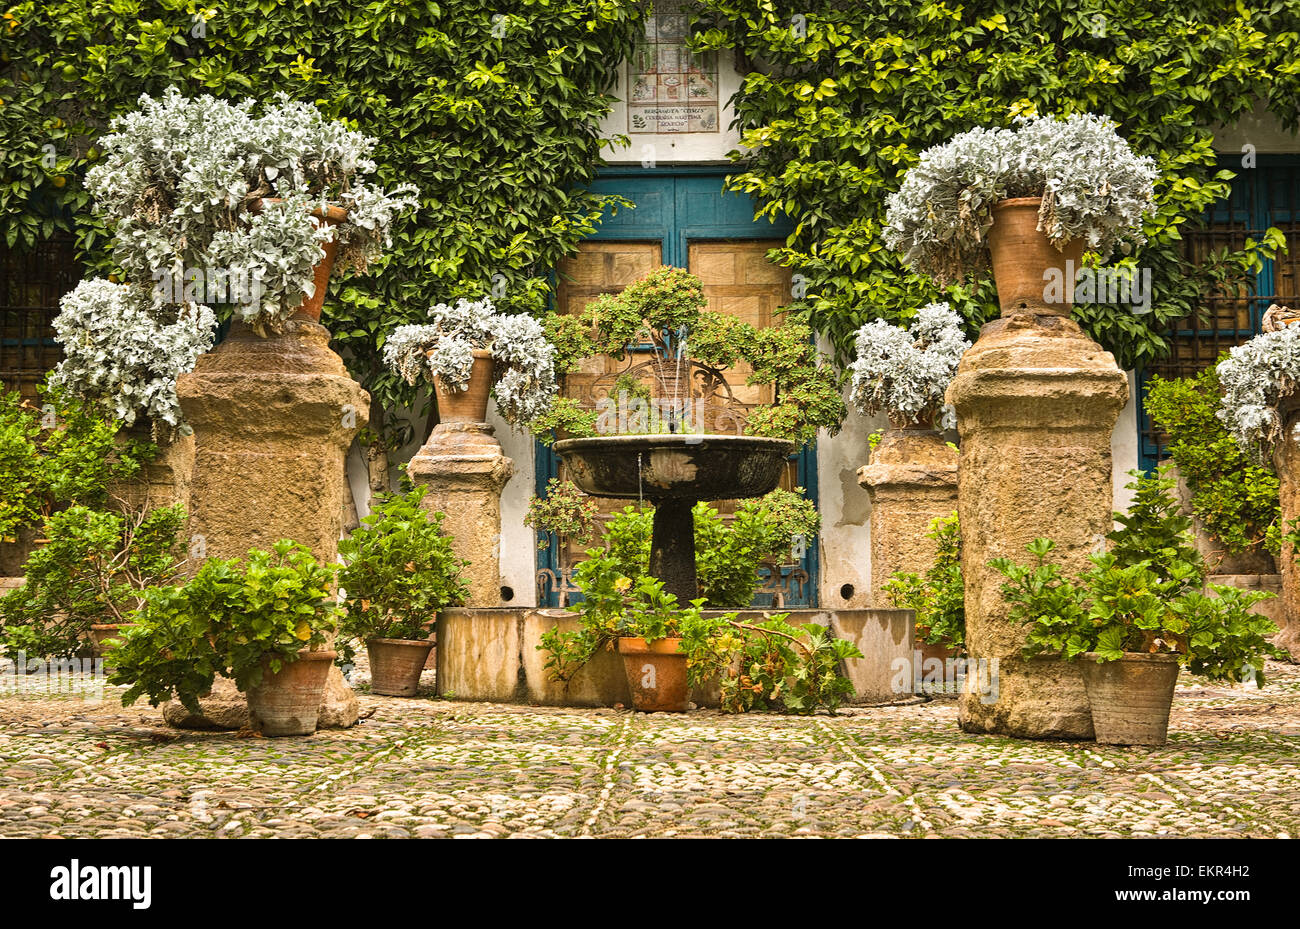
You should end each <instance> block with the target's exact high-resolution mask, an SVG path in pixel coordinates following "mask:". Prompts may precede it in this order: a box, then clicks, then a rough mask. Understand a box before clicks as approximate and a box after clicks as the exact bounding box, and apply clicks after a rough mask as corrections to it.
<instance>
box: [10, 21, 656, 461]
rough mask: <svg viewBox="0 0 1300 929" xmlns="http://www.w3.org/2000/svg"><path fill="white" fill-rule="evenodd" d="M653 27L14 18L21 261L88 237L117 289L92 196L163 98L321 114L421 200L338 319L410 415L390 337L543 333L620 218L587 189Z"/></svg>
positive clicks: (89, 250) (370, 370)
mask: <svg viewBox="0 0 1300 929" xmlns="http://www.w3.org/2000/svg"><path fill="white" fill-rule="evenodd" d="M642 15H643V14H642V12H641V11H640V9H639V7H638V5H637V4H636V3H635V2H633V0H501V2H494V3H491V4H484V3H482V2H480V0H439V2H433V0H372V2H368V3H367V2H357V0H260V2H259V0H250V2H246V3H236V4H229V5H224V4H223V5H217V4H212V6H211V8H209V7H207V5H206V4H204V3H197V4H196V3H195V2H193V0H188V2H187V0H28V2H23V3H18V4H14V5H13V6H10V7H8V8H7V9H6V11H5V12H4V14H3V21H2V22H0V149H3V151H0V240H2V241H4V242H5V243H6V244H7V245H8V246H10V247H25V246H30V245H32V244H33V243H34V242H36V241H38V240H40V239H43V238H46V237H48V236H50V235H51V234H53V233H55V232H56V231H59V230H63V231H73V232H76V233H77V235H78V239H79V243H80V246H81V248H82V250H83V253H84V256H85V259H86V262H87V264H88V265H89V266H91V267H92V268H94V269H95V270H97V271H99V272H101V273H107V272H110V271H112V270H113V269H112V267H111V261H110V260H109V259H108V257H107V251H108V250H107V247H106V245H107V243H106V241H105V231H104V230H103V229H101V228H98V227H97V226H96V225H95V224H94V222H93V220H92V219H91V217H90V215H89V212H88V198H87V194H86V192H85V190H84V189H83V187H82V177H83V176H84V173H85V170H86V169H87V168H88V167H89V166H91V165H93V164H94V163H95V160H96V157H97V155H98V152H97V151H96V149H95V140H96V138H97V137H98V136H99V135H100V134H101V133H102V132H103V131H104V128H105V127H106V125H107V123H108V120H109V119H110V118H111V117H112V116H114V115H116V114H118V113H122V112H125V111H128V110H131V109H134V108H135V105H136V100H137V98H138V97H139V95H140V94H142V93H150V94H158V93H160V92H161V91H162V90H163V89H165V88H166V87H168V86H170V85H172V84H175V85H177V86H178V87H179V88H180V89H181V91H182V92H183V93H187V94H198V93H211V94H213V95H216V96H220V97H226V98H243V97H253V98H255V99H258V100H266V99H269V98H270V97H271V96H272V95H273V94H274V93H275V92H277V91H281V90H283V91H286V92H288V93H289V94H290V95H291V96H293V97H294V98H296V99H301V100H308V101H311V102H314V103H315V104H316V105H317V106H319V107H320V108H321V109H322V110H323V111H324V112H326V113H327V114H328V115H330V116H332V117H336V118H340V119H343V120H345V121H346V122H347V123H348V124H349V125H350V126H352V127H353V128H356V129H359V130H361V131H363V132H366V133H368V134H370V135H373V136H376V137H377V138H378V139H379V140H380V144H379V148H378V152H377V157H376V160H377V161H378V163H379V171H378V175H379V178H380V179H381V182H382V183H383V184H384V185H385V186H391V185H393V184H397V183H401V182H405V181H410V182H413V183H415V184H416V185H418V186H419V188H420V191H421V208H420V209H419V210H418V211H417V212H415V213H413V214H410V215H408V216H407V217H406V218H404V219H403V220H402V221H401V222H400V224H399V226H398V227H397V229H396V234H395V243H394V249H393V251H392V253H391V255H390V256H389V257H388V258H386V259H385V261H384V262H382V263H381V264H379V265H376V266H374V267H373V273H371V274H370V275H369V276H366V277H357V278H350V279H345V280H342V281H335V282H334V284H333V285H332V287H331V293H330V298H329V301H328V303H327V306H326V311H325V318H324V322H325V324H326V325H327V326H328V327H329V328H330V330H331V331H332V332H333V334H334V339H335V346H336V348H337V349H338V350H339V351H341V352H342V353H343V355H344V357H345V358H346V359H347V360H348V362H349V366H350V368H351V369H352V373H353V375H354V376H356V377H357V378H358V379H359V380H361V382H362V384H363V386H365V387H366V388H367V389H368V390H370V391H371V393H372V395H374V397H375V399H376V400H377V401H378V402H379V403H380V404H382V405H383V406H386V407H388V408H390V409H391V408H392V407H393V406H396V405H409V404H411V403H413V402H415V400H416V397H415V395H414V388H411V387H409V386H407V385H406V384H405V383H404V382H403V381H401V380H400V379H399V378H397V377H396V376H394V375H392V374H391V373H389V372H388V371H387V370H386V369H385V368H384V366H383V365H382V364H381V362H380V358H379V348H380V346H381V344H382V338H383V336H384V334H385V333H387V332H389V331H391V330H392V329H393V328H394V327H395V326H396V325H398V324H400V323H404V322H412V321H416V320H418V319H421V318H423V316H424V313H425V311H426V309H427V308H428V307H429V306H430V304H433V303H436V302H439V301H447V300H451V299H454V298H456V297H460V296H468V297H478V296H482V295H485V294H492V295H494V298H495V299H496V300H497V303H498V305H499V306H501V307H502V308H504V309H506V310H509V311H518V312H538V311H540V310H541V309H542V308H543V306H544V304H545V301H546V296H547V294H548V292H549V284H548V275H549V274H550V272H551V269H552V268H554V266H555V265H556V264H557V263H558V261H559V259H560V258H561V257H562V256H563V255H565V254H567V253H570V252H571V251H572V250H573V249H574V248H575V247H576V243H577V242H578V241H579V240H581V239H582V238H583V236H585V235H587V234H589V233H590V232H591V231H592V230H593V228H594V225H593V224H594V223H595V222H596V221H597V219H598V217H599V216H600V215H601V213H602V211H604V210H606V208H607V207H610V206H611V205H612V204H611V198H607V197H597V196H593V195H591V194H589V193H585V192H584V190H583V188H584V187H585V185H586V184H587V182H588V181H589V180H590V179H591V178H592V177H593V175H594V172H595V167H596V164H597V162H598V159H599V153H600V149H601V146H602V142H601V140H600V139H599V136H598V132H597V126H598V122H599V119H600V117H602V116H603V115H604V114H605V113H606V112H608V109H609V106H610V104H611V102H612V97H611V96H610V95H609V94H608V93H607V89H609V88H612V87H613V81H614V75H615V68H616V66H617V64H618V63H619V61H620V60H622V59H623V58H624V57H625V56H626V55H627V53H628V51H629V50H630V47H631V43H632V40H633V37H634V36H635V34H636V32H637V30H638V29H639V28H640V22H641V19H642ZM372 423H373V418H372ZM421 426H422V424H421ZM387 431H388V432H389V439H390V441H396V440H400V439H402V438H405V436H403V435H401V434H400V433H401V431H402V430H401V429H399V428H397V425H396V424H393V423H389V428H388V430H387Z"/></svg>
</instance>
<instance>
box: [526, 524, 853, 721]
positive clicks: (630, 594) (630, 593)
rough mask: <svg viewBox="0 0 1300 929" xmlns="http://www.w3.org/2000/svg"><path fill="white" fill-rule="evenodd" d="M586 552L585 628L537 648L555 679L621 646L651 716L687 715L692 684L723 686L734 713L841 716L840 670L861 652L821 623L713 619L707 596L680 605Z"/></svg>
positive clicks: (636, 696) (581, 579)
mask: <svg viewBox="0 0 1300 929" xmlns="http://www.w3.org/2000/svg"><path fill="white" fill-rule="evenodd" d="M588 555H589V556H590V557H589V558H588V559H587V560H586V561H584V562H583V563H582V564H581V565H580V566H579V567H578V570H577V572H576V574H575V582H576V583H577V585H578V588H579V589H580V590H581V591H582V593H583V597H584V599H583V600H582V602H581V603H579V604H578V605H577V606H576V607H575V609H576V610H578V612H579V614H580V616H581V625H580V627H579V628H578V629H576V630H572V631H568V632H564V631H561V630H559V629H558V628H556V629H552V630H550V631H549V632H547V633H545V634H544V635H543V636H542V640H541V644H540V645H538V648H539V649H543V650H545V651H546V652H547V653H548V657H547V660H546V664H545V667H546V669H547V671H548V672H549V673H550V675H551V677H552V679H554V680H557V681H563V682H566V683H567V682H568V681H569V680H571V679H572V678H573V676H574V675H575V674H576V673H577V672H578V671H579V670H580V669H581V668H582V667H583V666H585V665H586V663H587V662H588V661H590V660H591V659H592V657H593V656H595V655H596V654H597V653H598V652H599V651H601V650H602V649H617V650H618V652H619V654H620V655H621V656H622V658H623V666H624V671H625V673H626V674H627V680H628V686H629V688H630V689H631V691H632V701H633V707H634V708H635V709H638V710H643V711H647V712H648V711H669V712H680V711H682V710H685V709H687V708H688V704H687V701H688V698H689V695H690V688H691V687H692V686H700V685H703V684H706V683H707V682H709V681H717V682H718V684H719V691H720V697H721V705H722V708H723V709H724V710H727V711H728V712H745V711H747V710H751V709H756V708H757V709H777V710H782V711H785V712H791V713H811V712H813V711H814V710H816V709H818V708H825V709H827V710H829V711H831V712H834V710H835V709H836V708H837V707H838V706H839V705H840V703H841V702H842V701H843V699H844V698H845V697H846V696H847V695H849V694H851V693H852V692H853V685H852V683H851V682H850V681H849V680H848V679H847V678H846V677H844V675H843V674H842V673H841V667H842V664H843V662H844V661H845V660H847V659H851V658H861V657H862V653H861V652H860V651H858V649H857V647H856V646H854V645H853V644H852V643H851V642H847V641H845V640H843V639H837V638H835V637H834V636H833V635H831V634H830V632H829V631H828V630H827V629H825V628H823V627H822V626H819V625H816V624H809V625H807V626H805V627H803V628H796V627H794V626H792V625H790V624H789V623H788V622H787V620H788V618H789V617H788V614H780V615H777V616H773V617H771V618H769V619H767V620H765V621H764V622H761V623H749V622H744V621H742V620H740V619H739V618H738V617H737V614H736V613H725V614H724V613H705V612H704V611H703V610H702V609H701V607H702V606H703V603H704V601H703V600H702V599H699V600H695V601H693V602H692V603H691V605H690V606H689V607H686V608H682V607H680V606H679V605H678V603H677V598H676V597H674V596H673V595H672V594H670V593H666V592H665V591H664V589H663V582H662V581H659V580H657V579H655V578H652V577H649V576H647V575H645V574H640V575H638V576H637V578H636V579H635V580H634V579H633V578H631V577H629V576H628V575H626V574H624V573H622V571H621V570H620V566H619V563H618V562H617V561H616V560H615V559H614V558H611V557H604V556H602V555H601V553H600V552H599V551H598V550H592V551H591V552H588Z"/></svg>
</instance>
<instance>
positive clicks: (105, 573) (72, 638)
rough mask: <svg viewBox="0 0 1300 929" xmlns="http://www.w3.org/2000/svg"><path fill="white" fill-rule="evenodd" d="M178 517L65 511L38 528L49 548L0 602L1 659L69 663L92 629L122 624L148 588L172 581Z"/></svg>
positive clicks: (178, 513)
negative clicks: (23, 656)
mask: <svg viewBox="0 0 1300 929" xmlns="http://www.w3.org/2000/svg"><path fill="white" fill-rule="evenodd" d="M184 524H185V509H184V508H183V507H181V506H179V505H176V506H170V507H160V508H158V509H155V510H152V511H151V512H148V513H142V512H131V513H126V514H119V513H113V512H103V511H96V510H92V509H90V508H89V507H84V506H73V507H69V508H68V509H66V510H64V511H63V512H60V513H56V514H55V515H53V516H51V517H50V518H49V519H48V520H47V521H46V523H45V534H46V536H47V537H48V538H49V542H48V543H47V544H45V545H44V546H42V547H40V548H37V549H36V550H35V551H33V552H32V554H31V556H30V557H29V558H28V559H27V564H26V565H25V566H24V568H23V572H24V574H25V575H26V578H27V582H26V584H24V585H23V586H22V587H19V588H18V589H17V590H15V591H13V592H12V593H11V594H9V596H7V597H4V598H0V646H3V647H4V649H5V651H6V652H9V653H15V652H19V651H25V652H26V653H27V654H28V655H32V656H41V657H49V658H70V657H72V656H73V655H75V654H76V653H77V652H78V651H79V650H80V649H82V648H83V647H84V645H85V642H86V637H87V636H88V635H89V633H90V627H91V625H93V624H96V623H124V622H130V621H131V620H130V615H131V613H132V612H133V611H134V610H135V609H137V608H138V607H139V606H140V605H141V603H142V601H143V598H144V595H145V591H146V590H147V589H148V588H150V587H153V586H157V585H160V584H169V583H171V582H172V581H174V580H175V578H176V575H177V572H178V571H179V569H180V566H181V564H182V561H183V555H184V548H183V546H182V545H181V544H180V542H179V541H178V535H179V533H180V530H181V527H182V526H183V525H184Z"/></svg>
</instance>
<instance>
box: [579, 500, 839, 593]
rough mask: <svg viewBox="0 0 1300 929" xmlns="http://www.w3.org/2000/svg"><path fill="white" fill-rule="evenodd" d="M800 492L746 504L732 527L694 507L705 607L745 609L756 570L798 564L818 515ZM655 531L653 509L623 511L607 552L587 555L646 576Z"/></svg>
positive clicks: (611, 526) (612, 524) (611, 529)
mask: <svg viewBox="0 0 1300 929" xmlns="http://www.w3.org/2000/svg"><path fill="white" fill-rule="evenodd" d="M802 493H803V488H801V487H797V488H795V489H794V490H793V491H787V490H774V491H772V492H771V493H770V494H767V495H766V496H764V497H759V498H757V499H753V500H746V501H744V502H743V503H741V504H740V506H738V507H737V508H736V513H735V516H734V517H733V518H732V521H731V523H730V525H728V524H727V523H725V522H724V521H723V519H722V517H721V516H719V515H718V511H717V510H715V509H714V508H713V507H711V506H709V505H708V504H707V503H705V502H703V501H701V502H699V503H697V504H695V507H694V509H693V510H692V516H693V517H694V520H695V574H696V582H697V584H698V585H699V590H700V596H701V597H702V598H703V599H704V601H705V602H706V603H707V604H708V606H709V607H711V608H715V609H740V608H744V607H747V606H749V605H750V602H751V601H752V600H753V598H754V591H755V590H757V589H758V586H759V577H758V568H759V566H760V565H762V564H763V563H765V562H772V561H775V562H776V563H778V564H789V563H792V562H795V561H798V560H799V557H802V553H801V552H800V551H799V550H800V549H801V548H804V547H806V546H808V545H812V544H813V541H814V539H816V537H817V533H818V531H819V530H820V529H821V515H820V514H819V513H818V512H817V509H816V507H815V506H814V505H813V503H812V501H811V500H807V499H805V498H804V497H803V496H802ZM653 526H654V508H653V507H645V508H643V509H641V510H637V509H635V508H634V507H631V506H628V507H624V509H623V512H621V513H618V514H616V515H615V516H614V518H613V519H611V520H610V521H609V522H608V523H607V524H606V526H605V536H604V540H605V542H606V546H607V549H606V550H605V551H601V550H599V549H592V550H590V551H588V552H587V556H588V560H592V559H596V560H608V561H610V562H612V563H613V565H614V566H615V568H616V569H617V570H618V572H619V573H620V574H622V575H624V576H627V577H640V576H642V575H645V574H648V573H649V566H650V538H651V530H652V528H653ZM796 555H798V556H799V557H796Z"/></svg>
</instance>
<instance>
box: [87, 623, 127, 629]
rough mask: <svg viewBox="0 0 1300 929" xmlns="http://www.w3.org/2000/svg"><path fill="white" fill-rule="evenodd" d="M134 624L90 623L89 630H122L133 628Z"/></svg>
mask: <svg viewBox="0 0 1300 929" xmlns="http://www.w3.org/2000/svg"><path fill="white" fill-rule="evenodd" d="M134 625H135V623H91V624H90V628H91V629H122V628H124V627H126V626H134Z"/></svg>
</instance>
